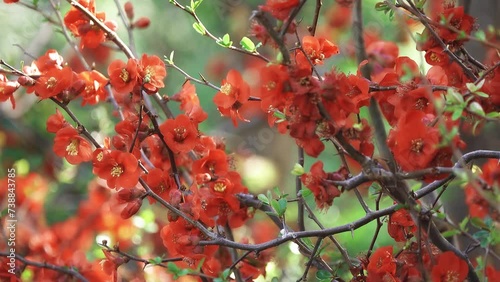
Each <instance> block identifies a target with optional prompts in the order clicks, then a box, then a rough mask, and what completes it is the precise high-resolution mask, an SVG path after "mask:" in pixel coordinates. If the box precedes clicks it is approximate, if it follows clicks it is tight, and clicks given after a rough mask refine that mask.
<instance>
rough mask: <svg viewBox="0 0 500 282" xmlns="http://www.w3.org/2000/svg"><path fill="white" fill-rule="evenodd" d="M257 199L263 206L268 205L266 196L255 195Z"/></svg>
mask: <svg viewBox="0 0 500 282" xmlns="http://www.w3.org/2000/svg"><path fill="white" fill-rule="evenodd" d="M257 199H259V200H260V201H261V202H263V203H264V204H268V205H269V200H268V199H267V197H266V195H264V194H259V195H257Z"/></svg>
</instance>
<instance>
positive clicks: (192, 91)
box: [170, 80, 208, 123]
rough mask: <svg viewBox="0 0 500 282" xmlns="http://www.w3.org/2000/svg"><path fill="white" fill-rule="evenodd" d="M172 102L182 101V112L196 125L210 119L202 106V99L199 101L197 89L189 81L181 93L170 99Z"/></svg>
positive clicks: (183, 86)
mask: <svg viewBox="0 0 500 282" xmlns="http://www.w3.org/2000/svg"><path fill="white" fill-rule="evenodd" d="M170 100H174V101H180V102H181V105H180V108H181V110H183V111H184V113H186V115H187V116H189V118H190V119H192V120H193V121H195V122H196V123H201V122H203V121H204V120H206V119H207V117H208V114H207V113H206V112H205V111H204V110H203V108H202V107H201V105H200V99H198V95H197V94H196V88H195V87H194V85H193V84H191V82H189V80H188V81H186V83H184V84H183V85H182V89H181V91H179V92H178V93H176V94H175V95H174V96H172V97H170Z"/></svg>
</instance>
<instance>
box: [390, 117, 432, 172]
mask: <svg viewBox="0 0 500 282" xmlns="http://www.w3.org/2000/svg"><path fill="white" fill-rule="evenodd" d="M425 118H426V115H425V113H423V112H421V111H410V112H408V113H407V114H406V116H404V117H402V118H401V119H400V120H399V122H398V124H397V127H396V128H395V129H392V130H391V132H390V134H389V141H388V144H389V147H390V148H391V149H392V151H393V153H394V157H395V158H396V161H398V163H399V164H400V165H401V167H402V168H403V169H404V170H407V171H411V170H416V169H423V168H426V167H427V166H428V165H429V163H430V162H431V161H432V159H433V158H434V156H435V155H436V153H437V145H438V144H439V140H440V135H439V130H438V129H437V128H434V127H429V126H427V123H426V122H425V120H424V119H425Z"/></svg>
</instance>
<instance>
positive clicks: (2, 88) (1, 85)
mask: <svg viewBox="0 0 500 282" xmlns="http://www.w3.org/2000/svg"><path fill="white" fill-rule="evenodd" d="M20 86H21V85H20V84H19V82H17V81H9V80H8V79H7V77H6V76H5V75H3V74H0V102H5V101H7V100H10V103H11V104H12V108H13V109H15V108H16V100H14V92H15V91H16V90H17V89H18V88H19V87H20Z"/></svg>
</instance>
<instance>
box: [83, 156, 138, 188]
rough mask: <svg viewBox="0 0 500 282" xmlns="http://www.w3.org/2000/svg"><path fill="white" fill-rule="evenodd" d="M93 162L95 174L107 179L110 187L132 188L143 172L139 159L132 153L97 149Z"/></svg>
mask: <svg viewBox="0 0 500 282" xmlns="http://www.w3.org/2000/svg"><path fill="white" fill-rule="evenodd" d="M92 164H93V166H94V169H93V172H94V174H96V175H97V176H99V177H100V178H102V179H105V180H106V181H107V184H108V187H110V188H120V187H123V188H132V187H134V186H135V185H136V184H137V182H138V181H139V176H140V174H141V171H140V169H139V166H138V164H137V159H136V157H135V156H134V155H133V154H131V153H125V152H121V151H116V150H114V151H109V150H106V149H97V150H96V151H94V156H93V162H92Z"/></svg>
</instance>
